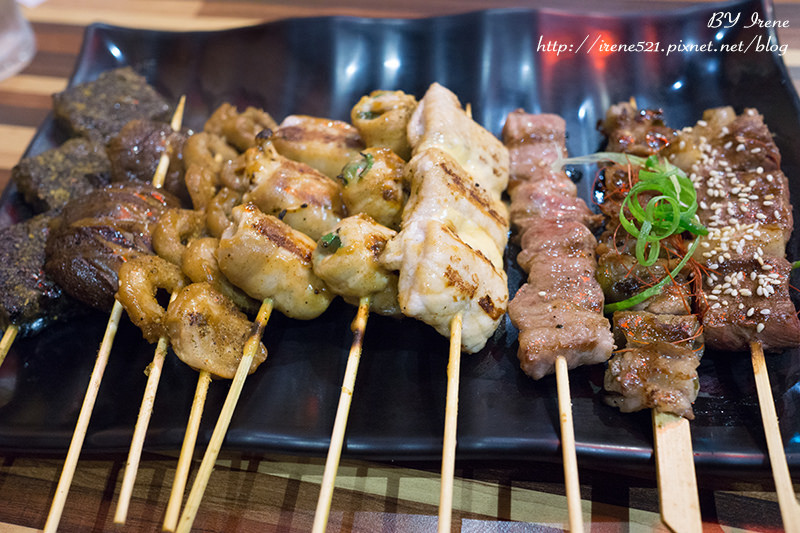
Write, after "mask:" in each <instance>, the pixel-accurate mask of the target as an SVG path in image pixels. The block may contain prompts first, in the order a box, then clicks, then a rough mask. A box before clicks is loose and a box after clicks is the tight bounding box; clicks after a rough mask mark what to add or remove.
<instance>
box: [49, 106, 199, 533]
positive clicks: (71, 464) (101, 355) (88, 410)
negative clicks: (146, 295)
mask: <svg viewBox="0 0 800 533" xmlns="http://www.w3.org/2000/svg"><path fill="white" fill-rule="evenodd" d="M182 115H183V99H181V101H180V103H179V106H178V107H177V108H176V111H175V114H174V116H173V120H172V123H173V125H175V126H177V128H173V129H179V128H180V123H181V121H182ZM168 166H169V157H168V156H167V155H166V154H162V157H161V159H160V160H159V163H158V166H157V168H156V173H155V174H154V176H153V187H154V188H160V187H161V186H162V185H163V182H164V177H165V175H166V171H167V167H168ZM123 312H124V309H123V307H122V304H120V303H119V301H118V300H115V301H114V304H113V307H112V309H111V313H110V315H109V319H108V324H107V326H106V330H105V333H104V335H103V340H102V342H101V344H100V348H99V350H98V353H97V358H96V360H95V365H94V368H93V369H92V374H91V377H90V380H89V385H88V387H87V390H86V395H85V396H84V401H83V404H82V405H81V410H80V414H79V416H78V421H77V423H76V426H75V431H74V432H73V435H72V440H71V441H70V446H69V449H68V451H67V457H66V460H65V462H64V467H63V469H62V472H61V476H60V477H59V481H58V485H57V487H56V493H55V496H54V498H53V502H52V503H51V506H50V511H49V512H48V515H47V521H46V523H45V527H44V531H46V532H48V533H54V532H55V531H56V530H57V528H58V524H59V522H60V520H61V515H62V513H63V511H64V506H65V504H66V500H67V495H68V493H69V487H70V485H71V484H72V478H73V476H74V474H75V469H76V467H77V464H78V458H79V456H80V451H81V448H82V447H83V440H84V438H85V436H86V431H87V429H88V426H89V420H90V419H91V415H92V410H93V408H94V403H95V400H96V399H97V395H98V392H99V389H100V383H101V381H102V379H103V374H104V373H105V368H106V365H107V364H108V359H109V356H110V353H111V348H112V345H113V343H114V338H115V336H116V333H117V329H118V327H119V323H120V320H121V319H122V313H123Z"/></svg>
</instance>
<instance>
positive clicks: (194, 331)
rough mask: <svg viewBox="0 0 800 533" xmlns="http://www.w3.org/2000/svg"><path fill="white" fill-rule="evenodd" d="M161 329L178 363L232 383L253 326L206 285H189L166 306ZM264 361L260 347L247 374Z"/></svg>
mask: <svg viewBox="0 0 800 533" xmlns="http://www.w3.org/2000/svg"><path fill="white" fill-rule="evenodd" d="M164 327H165V329H166V331H167V333H168V335H169V340H170V344H171V345H172V349H173V350H174V351H175V355H177V356H178V358H180V360H181V361H183V362H184V363H186V364H187V365H189V366H190V367H192V368H194V369H195V370H198V371H199V370H205V371H207V372H209V373H210V374H211V375H212V376H216V377H219V378H223V379H233V376H234V375H235V374H236V369H237V368H239V362H240V361H241V359H242V354H243V353H244V347H245V343H246V342H247V340H248V338H250V336H251V334H252V328H253V323H252V322H250V321H249V320H248V318H247V315H245V314H244V313H242V312H241V311H240V310H239V309H238V308H237V307H236V306H235V305H234V304H233V302H232V301H231V300H229V299H228V298H227V297H226V296H224V295H223V294H222V293H220V292H218V291H217V290H216V289H214V287H212V286H211V285H210V284H209V283H192V284H190V285H188V286H186V287H185V288H184V289H183V290H181V291H180V292H178V294H177V296H176V297H175V300H174V301H172V302H171V303H170V304H169V307H168V308H167V312H166V314H165V315H164ZM266 358H267V349H266V348H265V347H264V344H263V343H259V346H258V349H257V350H256V353H255V357H254V358H253V363H252V365H251V366H250V373H251V374H252V373H253V372H255V370H256V368H258V366H259V365H260V364H261V363H263V362H264V361H265V360H266Z"/></svg>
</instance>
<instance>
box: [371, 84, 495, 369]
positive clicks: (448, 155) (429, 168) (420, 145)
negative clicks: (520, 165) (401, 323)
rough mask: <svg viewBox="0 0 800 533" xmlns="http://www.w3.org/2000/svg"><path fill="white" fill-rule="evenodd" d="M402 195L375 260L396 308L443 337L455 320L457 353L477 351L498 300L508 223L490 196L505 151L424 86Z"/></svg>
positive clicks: (491, 326) (440, 91) (454, 103)
mask: <svg viewBox="0 0 800 533" xmlns="http://www.w3.org/2000/svg"><path fill="white" fill-rule="evenodd" d="M408 138H409V141H410V143H411V146H412V153H413V156H412V159H411V161H410V162H409V164H408V165H407V166H406V176H407V177H408V181H409V182H411V192H410V195H409V198H408V202H407V203H406V207H405V209H404V211H403V217H402V224H401V229H400V232H399V233H398V234H397V235H396V236H395V237H393V238H392V239H391V240H390V241H389V242H388V243H387V245H386V249H385V251H384V253H383V255H382V256H381V261H382V263H383V264H384V266H385V267H386V268H387V269H388V270H396V271H398V275H399V278H398V301H399V304H400V309H401V311H402V312H403V314H404V315H406V316H409V317H412V318H416V319H418V320H421V321H422V322H425V323H426V324H429V325H431V326H433V327H434V328H435V329H436V331H438V332H439V333H440V334H442V335H444V336H448V337H449V336H450V324H451V323H452V320H453V318H454V317H455V316H456V315H457V314H459V313H460V314H461V317H462V324H463V328H462V336H461V348H462V350H464V351H466V352H469V353H474V352H477V351H479V350H480V349H482V348H483V347H484V346H485V345H486V342H487V341H488V339H489V337H491V335H492V334H493V333H494V331H495V330H496V329H497V326H498V325H499V323H500V320H501V318H502V317H503V315H504V313H505V310H506V308H507V305H508V279H507V277H506V273H505V271H504V270H503V262H502V256H503V249H504V248H505V245H506V241H507V238H508V222H507V214H506V209H505V206H504V205H503V204H502V202H501V200H500V195H501V194H502V192H503V190H505V188H506V185H507V183H508V152H507V150H506V149H505V147H504V146H503V144H502V143H501V142H500V141H499V140H498V139H497V138H495V137H494V136H493V135H492V134H491V133H490V132H488V131H486V130H485V129H484V128H482V127H481V126H480V125H479V124H477V123H476V122H474V121H473V120H472V119H471V118H470V117H469V115H467V113H466V112H465V111H464V110H463V109H462V108H461V104H460V103H459V101H458V98H457V97H456V96H455V95H454V94H453V93H452V92H450V91H448V90H447V89H445V88H444V87H442V86H441V85H439V84H436V83H434V84H432V85H431V86H430V87H429V88H428V91H427V92H426V93H425V96H424V97H423V99H422V100H421V101H420V102H419V104H418V105H417V108H416V110H415V111H414V114H413V115H412V117H411V120H410V121H409V124H408Z"/></svg>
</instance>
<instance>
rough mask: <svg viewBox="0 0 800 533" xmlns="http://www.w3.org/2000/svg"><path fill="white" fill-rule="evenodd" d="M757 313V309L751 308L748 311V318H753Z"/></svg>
mask: <svg viewBox="0 0 800 533" xmlns="http://www.w3.org/2000/svg"><path fill="white" fill-rule="evenodd" d="M755 312H756V310H755V308H753V307H751V308H750V309H748V310H747V316H753V313H755Z"/></svg>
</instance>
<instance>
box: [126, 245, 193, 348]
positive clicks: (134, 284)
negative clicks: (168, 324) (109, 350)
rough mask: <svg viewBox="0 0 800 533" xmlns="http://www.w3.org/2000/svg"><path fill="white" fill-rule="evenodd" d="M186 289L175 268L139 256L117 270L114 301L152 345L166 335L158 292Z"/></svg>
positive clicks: (166, 263)
mask: <svg viewBox="0 0 800 533" xmlns="http://www.w3.org/2000/svg"><path fill="white" fill-rule="evenodd" d="M185 285H186V278H185V277H184V275H183V273H182V272H181V269H180V268H178V266H177V265H175V264H173V263H170V262H169V261H167V260H165V259H162V258H160V257H158V256H157V255H140V256H137V257H134V258H132V259H130V260H129V261H126V262H125V263H124V264H123V265H122V266H121V267H120V269H119V290H118V291H117V294H116V297H117V300H119V303H121V304H122V307H124V308H125V312H126V313H127V314H128V316H129V317H130V319H131V322H133V323H134V324H135V325H136V326H138V327H139V329H141V330H142V335H143V336H144V338H145V340H146V341H147V342H149V343H154V342H158V339H159V338H160V337H162V336H164V335H166V330H165V329H164V313H166V309H164V308H163V307H162V306H161V304H160V303H159V302H158V300H157V296H158V292H159V290H160V289H161V290H164V291H166V293H167V294H172V293H174V292H177V291H179V290H180V289H182V288H183V287H184V286H185Z"/></svg>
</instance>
